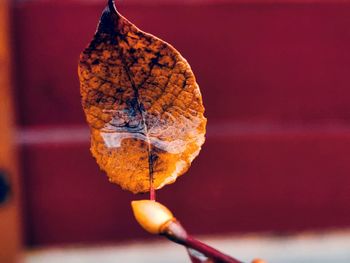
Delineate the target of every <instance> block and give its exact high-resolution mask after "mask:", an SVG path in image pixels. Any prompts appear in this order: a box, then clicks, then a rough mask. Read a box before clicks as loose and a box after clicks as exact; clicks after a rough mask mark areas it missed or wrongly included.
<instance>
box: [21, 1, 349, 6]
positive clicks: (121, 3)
mask: <svg viewBox="0 0 350 263" xmlns="http://www.w3.org/2000/svg"><path fill="white" fill-rule="evenodd" d="M15 2H17V3H28V2H29V3H40V4H45V3H49V4H51V5H52V4H57V3H58V4H59V3H60V2H62V1H59V0H56V1H55V0H17V1H15ZM106 2H107V0H70V1H63V2H62V4H64V5H67V4H76V3H82V4H84V5H88V4H100V3H106ZM115 2H116V4H117V5H118V4H120V5H130V4H138V5H140V4H141V5H143V6H145V5H155V4H157V5H159V4H176V5H192V4H230V3H232V4H322V3H328V4H337V3H349V0H115Z"/></svg>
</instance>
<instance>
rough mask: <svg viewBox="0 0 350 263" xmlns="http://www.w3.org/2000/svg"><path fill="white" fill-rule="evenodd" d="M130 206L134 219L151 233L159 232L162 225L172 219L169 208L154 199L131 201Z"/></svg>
mask: <svg viewBox="0 0 350 263" xmlns="http://www.w3.org/2000/svg"><path fill="white" fill-rule="evenodd" d="M131 207H132V210H133V212H134V216H135V218H136V221H137V222H138V223H139V224H140V225H141V226H142V227H143V228H144V229H145V230H146V231H148V232H149V233H151V234H160V231H161V228H162V226H164V225H165V224H166V223H168V222H169V221H171V220H174V216H173V214H172V213H171V212H170V210H169V209H168V208H166V207H165V206H164V205H162V204H161V203H158V202H156V201H152V200H139V201H132V202H131Z"/></svg>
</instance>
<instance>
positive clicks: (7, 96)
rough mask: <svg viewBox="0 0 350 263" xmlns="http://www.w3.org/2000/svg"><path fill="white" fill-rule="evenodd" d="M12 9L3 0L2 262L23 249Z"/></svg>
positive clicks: (0, 114)
mask: <svg viewBox="0 0 350 263" xmlns="http://www.w3.org/2000/svg"><path fill="white" fill-rule="evenodd" d="M8 20H9V8H8V4H7V1H0V100H1V103H0V172H1V175H0V176H6V180H9V184H10V187H11V190H10V193H9V198H8V199H6V201H5V202H4V203H1V204H0V262H1V263H2V262H4V263H14V262H17V260H18V257H19V254H18V253H19V250H20V227H19V197H18V192H19V189H18V178H17V174H16V172H17V163H16V161H15V159H16V158H15V157H16V156H15V152H14V119H13V108H12V101H11V100H12V96H11V95H12V93H11V92H12V90H11V86H10V85H11V82H10V48H9V27H8V26H9V23H8Z"/></svg>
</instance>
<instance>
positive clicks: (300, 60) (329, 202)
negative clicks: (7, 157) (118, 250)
mask: <svg viewBox="0 0 350 263" xmlns="http://www.w3.org/2000/svg"><path fill="white" fill-rule="evenodd" d="M288 2H289V3H281V1H267V0H266V1H249V3H248V2H246V3H244V1H214V0H213V1H191V2H185V3H184V2H181V1H163V2H162V1H151V0H150V1H142V0H139V1H136V0H135V1H120V3H118V4H117V5H118V7H119V9H120V12H121V13H122V14H123V15H125V16H126V17H127V18H128V19H130V20H131V21H132V22H134V23H135V24H136V25H137V26H138V27H140V28H141V29H143V30H145V31H147V32H151V33H153V34H155V35H157V36H159V37H161V38H162V39H164V40H166V41H168V42H170V43H172V44H173V45H174V46H175V47H176V48H177V49H178V50H179V51H180V52H181V53H182V54H183V55H184V57H185V58H187V60H188V61H189V62H190V64H191V66H192V68H193V70H194V72H195V74H196V76H197V79H198V82H199V84H200V87H201V90H202V94H203V98H204V102H205V106H206V116H207V117H208V134H207V141H206V143H205V145H204V147H203V149H202V152H201V154H200V155H199V157H198V158H197V159H196V160H195V161H194V163H193V165H192V168H191V169H190V170H189V171H188V172H187V174H186V175H184V176H183V177H181V178H180V179H179V180H178V181H177V183H176V184H174V185H171V186H167V187H165V188H164V189H162V190H160V191H159V192H158V198H159V200H160V201H161V202H163V203H164V204H166V205H167V206H168V207H170V208H171V209H172V210H173V211H174V213H175V214H176V215H177V216H178V217H179V218H181V221H182V222H183V224H184V225H185V226H186V227H187V228H188V229H189V230H190V231H192V232H193V233H194V234H215V235H216V234H230V233H246V232H253V231H273V232H278V233H287V232H294V231H301V230H310V229H311V230H321V229H322V230H323V229H329V228H339V227H349V226H350V176H349V171H350V162H349V157H350V125H349V121H350V89H349V84H350V74H349V72H350V48H349V47H350V30H349V24H350V3H347V2H345V1H344V2H343V1H331V0H329V1H288ZM103 6H104V3H103V1H69V0H65V1H58V0H54V1H40V0H32V1H17V2H13V5H12V32H11V33H12V36H13V39H12V48H13V53H14V71H13V76H14V81H15V91H14V93H15V96H14V97H15V104H16V115H17V125H18V130H19V132H18V136H17V142H18V145H19V150H20V167H21V176H22V188H23V192H24V193H23V207H24V226H25V241H26V244H27V245H30V246H32V245H48V244H49V245H52V244H63V243H74V242H88V243H92V242H108V241H113V242H114V241H122V240H126V239H136V238H146V237H147V234H146V233H144V231H143V230H142V229H141V228H140V227H139V226H138V225H137V223H136V222H135V221H134V219H133V216H132V213H131V209H130V201H131V200H132V199H135V198H144V197H145V196H142V195H141V196H134V195H132V194H131V193H128V192H124V191H122V190H121V189H120V188H119V187H118V186H115V185H112V184H110V183H108V180H107V179H106V177H105V175H104V174H103V173H102V172H100V171H99V169H98V167H97V165H96V163H95V161H94V159H93V158H92V157H91V155H90V152H89V135H88V129H87V125H86V123H85V120H84V115H83V112H82V109H81V105H80V95H79V83H78V78H77V61H78V57H79V53H80V52H81V51H82V50H83V48H84V47H85V46H86V45H87V43H88V42H89V41H90V40H91V38H92V36H93V34H94V30H95V28H96V25H97V21H98V18H99V16H100V14H101V11H102V9H103Z"/></svg>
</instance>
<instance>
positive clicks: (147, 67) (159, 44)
mask: <svg viewBox="0 0 350 263" xmlns="http://www.w3.org/2000/svg"><path fill="white" fill-rule="evenodd" d="M79 78H80V83H81V95H82V105H83V108H84V111H85V114H86V118H87V122H88V123H89V126H90V128H91V152H92V154H93V156H94V157H95V158H96V161H97V163H98V164H99V166H100V168H101V169H102V170H104V171H105V172H106V173H107V175H108V177H109V180H110V181H111V182H113V183H117V184H119V185H120V186H121V187H122V188H123V189H127V190H129V191H132V192H134V193H139V192H147V191H149V189H150V186H151V185H154V187H155V188H156V189H158V188H161V187H162V186H164V185H166V184H170V183H173V182H174V181H175V180H176V178H177V177H178V176H179V175H181V174H183V173H184V172H185V171H186V170H187V169H188V168H189V166H190V164H191V162H192V160H193V159H194V158H195V157H196V156H197V155H198V153H199V151H200V148H201V145H202V144H203V143H204V135H205V126H206V119H205V117H204V115H203V113H204V107H203V104H202V97H201V94H200V90H199V87H198V85H197V83H196V80H195V77H194V75H193V73H192V70H191V68H190V66H189V65H188V63H187V61H186V60H185V59H184V58H183V57H182V56H181V55H180V53H179V52H178V51H177V50H175V48H173V47H172V46H171V45H169V44H167V43H165V42H164V41H162V40H160V39H159V38H157V37H155V36H152V35H150V34H148V33H145V32H143V31H141V30H139V29H138V28H137V27H136V26H134V25H133V24H132V23H131V22H129V21H128V20H127V19H126V18H124V17H123V16H121V15H120V14H119V13H118V12H117V11H116V9H115V6H114V4H113V1H111V0H110V1H109V4H108V6H107V7H106V8H105V10H104V12H103V13H102V16H101V20H100V23H99V26H98V30H97V32H96V34H95V36H94V39H93V40H92V42H91V43H90V45H89V46H88V47H87V48H86V49H85V50H84V51H83V52H82V54H81V56H80V62H79Z"/></svg>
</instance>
